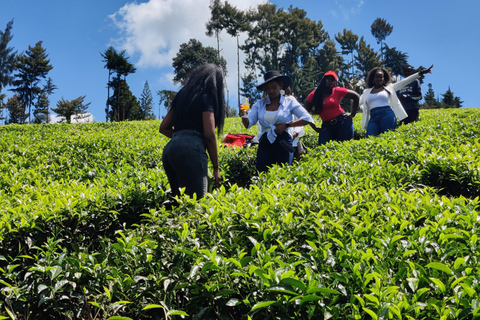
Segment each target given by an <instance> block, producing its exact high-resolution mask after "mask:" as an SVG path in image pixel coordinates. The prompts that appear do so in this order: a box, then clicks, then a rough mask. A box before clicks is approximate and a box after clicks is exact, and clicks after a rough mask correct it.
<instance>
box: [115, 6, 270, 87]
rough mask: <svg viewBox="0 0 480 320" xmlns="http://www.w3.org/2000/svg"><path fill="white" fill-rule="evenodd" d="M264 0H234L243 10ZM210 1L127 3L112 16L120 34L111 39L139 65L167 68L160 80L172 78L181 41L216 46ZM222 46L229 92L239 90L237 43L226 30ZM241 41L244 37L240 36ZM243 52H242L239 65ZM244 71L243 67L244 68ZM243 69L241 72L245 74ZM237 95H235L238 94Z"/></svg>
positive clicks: (222, 35) (241, 41)
mask: <svg viewBox="0 0 480 320" xmlns="http://www.w3.org/2000/svg"><path fill="white" fill-rule="evenodd" d="M263 2H264V0H231V1H229V3H230V4H231V5H232V6H235V7H237V8H238V9H240V10H247V9H249V8H250V7H256V6H257V5H258V4H259V3H263ZM209 5H210V0H150V1H148V2H144V3H128V4H126V5H125V6H123V7H122V8H120V10H119V11H117V12H116V13H114V14H113V15H111V16H110V18H111V19H112V20H113V22H114V23H115V25H116V27H117V28H118V29H119V30H120V34H121V36H120V37H119V38H117V39H114V40H112V45H113V46H114V47H116V48H121V49H122V50H123V49H125V50H126V51H127V54H128V56H130V57H131V58H132V59H133V60H132V62H133V63H134V65H135V66H136V67H137V68H158V69H165V68H166V70H168V71H167V72H166V73H165V74H163V75H162V77H161V80H160V81H162V82H163V81H165V77H167V78H168V80H169V81H171V79H172V78H173V73H172V72H173V69H168V68H172V59H173V58H174V57H175V55H176V54H177V52H178V49H179V48H180V45H181V44H182V43H187V42H188V41H189V40H190V39H197V40H199V41H200V42H201V43H202V44H203V45H204V46H211V47H214V48H216V47H217V44H216V39H215V38H214V37H208V36H207V35H206V34H205V31H206V26H205V24H206V23H207V21H208V20H209V19H210V8H209ZM221 38H222V41H221V43H220V47H221V50H222V55H223V56H224V58H225V59H226V60H227V70H228V78H227V84H228V87H229V88H230V93H233V92H234V93H236V92H237V90H236V88H237V42H236V39H235V38H232V37H231V36H229V35H228V34H227V33H226V32H222V33H221ZM240 43H243V40H242V39H240ZM243 60H244V55H243V53H242V52H240V61H241V63H240V65H241V66H242V65H243V63H242V62H243ZM242 70H243V69H242ZM243 73H244V71H240V74H241V75H242V74H243ZM235 95H236V94H235Z"/></svg>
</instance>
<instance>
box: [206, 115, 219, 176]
mask: <svg viewBox="0 0 480 320" xmlns="http://www.w3.org/2000/svg"><path fill="white" fill-rule="evenodd" d="M202 122H203V140H204V141H205V146H206V147H207V152H208V155H209V156H210V161H211V162H212V165H213V177H214V179H215V185H218V184H219V183H220V170H219V168H218V151H217V139H216V136H215V116H214V114H213V112H212V111H204V112H202Z"/></svg>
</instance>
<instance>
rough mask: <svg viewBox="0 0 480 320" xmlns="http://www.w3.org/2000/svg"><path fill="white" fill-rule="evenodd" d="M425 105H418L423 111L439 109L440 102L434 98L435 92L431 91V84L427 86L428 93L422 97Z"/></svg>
mask: <svg viewBox="0 0 480 320" xmlns="http://www.w3.org/2000/svg"><path fill="white" fill-rule="evenodd" d="M424 98H425V103H423V104H421V105H420V108H423V109H434V108H439V107H440V102H439V101H438V100H437V99H436V98H435V92H434V91H433V88H432V84H431V83H429V84H428V91H427V93H426V94H425V96H424Z"/></svg>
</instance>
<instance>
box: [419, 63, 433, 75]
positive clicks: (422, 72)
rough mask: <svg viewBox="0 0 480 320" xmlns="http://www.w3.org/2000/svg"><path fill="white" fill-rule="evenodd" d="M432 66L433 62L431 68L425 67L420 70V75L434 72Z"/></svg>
mask: <svg viewBox="0 0 480 320" xmlns="http://www.w3.org/2000/svg"><path fill="white" fill-rule="evenodd" d="M432 68H433V64H432V65H431V66H430V68H428V69H423V70H422V71H420V72H419V73H420V75H421V76H422V75H424V74H425V73H432Z"/></svg>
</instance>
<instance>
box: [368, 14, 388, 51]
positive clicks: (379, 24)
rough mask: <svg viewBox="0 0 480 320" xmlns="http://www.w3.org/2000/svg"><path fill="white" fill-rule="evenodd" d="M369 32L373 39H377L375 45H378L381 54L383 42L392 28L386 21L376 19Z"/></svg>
mask: <svg viewBox="0 0 480 320" xmlns="http://www.w3.org/2000/svg"><path fill="white" fill-rule="evenodd" d="M371 31H372V35H373V37H374V38H375V39H377V43H379V44H380V52H381V53H383V41H384V40H385V39H386V38H387V37H388V36H389V35H390V34H391V33H392V31H393V26H392V25H391V24H390V23H387V20H385V19H382V18H377V19H375V21H373V23H372V26H371ZM382 60H383V57H382Z"/></svg>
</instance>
